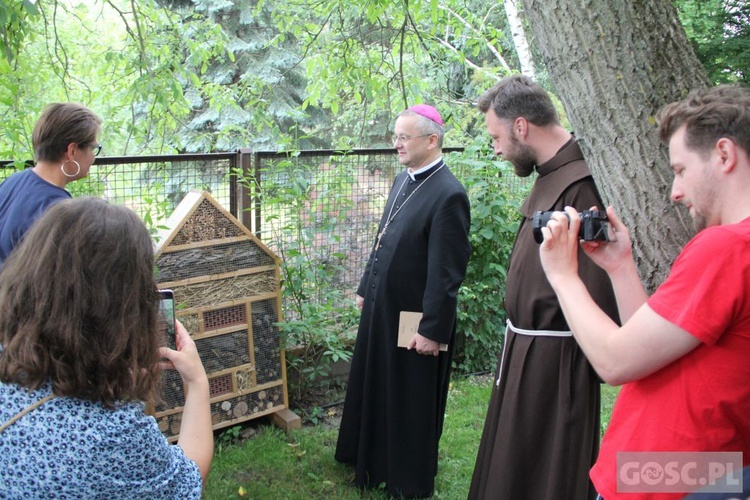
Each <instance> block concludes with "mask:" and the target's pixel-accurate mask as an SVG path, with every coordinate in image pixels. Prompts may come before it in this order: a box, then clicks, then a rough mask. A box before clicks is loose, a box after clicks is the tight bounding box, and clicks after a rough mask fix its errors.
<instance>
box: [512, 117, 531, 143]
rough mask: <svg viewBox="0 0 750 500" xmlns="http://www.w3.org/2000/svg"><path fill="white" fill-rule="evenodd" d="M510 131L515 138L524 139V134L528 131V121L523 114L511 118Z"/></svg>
mask: <svg viewBox="0 0 750 500" xmlns="http://www.w3.org/2000/svg"><path fill="white" fill-rule="evenodd" d="M512 131H513V134H514V135H515V136H516V137H517V138H519V139H526V135H528V133H529V122H528V121H526V118H524V117H523V116H519V117H518V118H516V119H515V120H513V128H512Z"/></svg>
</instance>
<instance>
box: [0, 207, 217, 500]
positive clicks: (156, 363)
mask: <svg viewBox="0 0 750 500" xmlns="http://www.w3.org/2000/svg"><path fill="white" fill-rule="evenodd" d="M158 298H159V295H158V292H157V289H156V283H155V280H154V275H153V247H152V242H151V240H150V238H149V234H148V231H147V230H146V228H145V226H144V225H143V223H142V222H141V221H140V220H139V219H138V217H137V216H136V215H135V213H133V212H132V211H131V210H129V209H126V208H123V207H118V206H114V205H109V204H107V203H106V202H104V201H101V200H97V199H93V198H78V199H73V200H65V201H61V202H59V203H57V204H55V205H54V206H53V207H51V208H50V209H49V210H48V211H47V212H46V213H45V214H44V215H43V216H42V217H41V218H40V219H39V221H37V222H36V223H35V224H34V225H33V226H32V228H31V230H30V231H29V232H28V233H27V235H26V237H25V238H24V239H23V242H22V243H21V245H20V246H19V247H17V249H16V250H15V251H14V252H13V254H12V255H11V256H10V258H9V259H8V260H7V261H6V262H5V264H4V266H3V269H2V272H0V349H1V350H0V491H2V492H3V493H2V496H3V497H4V498H50V497H58V496H60V497H74V498H121V497H122V498H200V495H201V489H202V484H203V483H204V482H205V480H206V478H207V477H208V472H209V469H210V466H211V460H212V456H213V431H212V427H211V412H210V407H209V388H208V379H207V377H206V372H205V370H204V369H203V366H202V364H201V361H200V358H199V356H198V352H197V350H196V347H195V343H194V342H193V340H192V339H191V338H190V335H189V334H188V333H187V331H186V330H185V328H184V327H183V326H182V325H181V324H180V323H179V322H176V325H175V326H176V335H175V337H176V339H175V341H176V343H175V347H176V349H170V348H167V347H160V344H161V343H162V338H161V335H163V330H161V329H160V327H159V325H158V321H159V313H158ZM160 331H161V332H162V333H161V334H160ZM162 369H176V370H177V371H178V372H179V374H180V376H181V378H182V381H183V384H184V388H185V393H186V398H185V406H184V412H183V419H182V428H181V432H180V436H179V439H178V442H177V446H174V445H170V444H169V443H168V442H167V440H166V438H165V437H164V436H163V435H162V433H161V432H160V431H159V428H158V426H157V424H156V421H155V420H154V419H153V417H151V416H148V415H146V414H145V413H144V406H145V404H144V402H145V401H148V400H150V398H151V397H152V395H153V394H155V391H156V389H157V384H158V381H159V380H160V371H161V370H162Z"/></svg>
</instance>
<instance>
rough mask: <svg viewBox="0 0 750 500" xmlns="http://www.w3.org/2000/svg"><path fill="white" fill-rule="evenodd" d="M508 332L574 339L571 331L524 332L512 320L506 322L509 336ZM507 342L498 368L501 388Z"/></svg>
mask: <svg viewBox="0 0 750 500" xmlns="http://www.w3.org/2000/svg"><path fill="white" fill-rule="evenodd" d="M508 330H513V331H514V332H516V333H517V334H519V335H529V336H536V337H572V336H573V332H571V331H570V330H567V331H565V330H562V331H561V330H524V329H523V328H516V327H515V326H514V325H513V323H511V321H510V320H506V325H505V334H506V335H507V334H508ZM506 345H508V343H507V342H503V352H502V353H501V354H500V366H498V368H497V381H496V382H495V385H496V386H498V387H500V377H502V374H503V358H505V346H506Z"/></svg>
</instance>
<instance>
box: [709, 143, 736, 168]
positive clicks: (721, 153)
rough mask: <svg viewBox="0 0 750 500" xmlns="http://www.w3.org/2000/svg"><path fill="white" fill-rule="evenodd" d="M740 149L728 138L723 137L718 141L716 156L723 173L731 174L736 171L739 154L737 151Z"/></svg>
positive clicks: (715, 148) (715, 149) (715, 147)
mask: <svg viewBox="0 0 750 500" xmlns="http://www.w3.org/2000/svg"><path fill="white" fill-rule="evenodd" d="M738 147H739V146H737V144H735V142H734V141H733V140H732V139H729V138H728V137H722V138H721V139H719V140H718V141H716V146H714V154H715V155H716V158H717V159H718V161H719V164H720V166H721V171H722V172H724V173H729V172H731V171H732V170H734V167H735V165H737V155H738V154H739V151H737V148H738Z"/></svg>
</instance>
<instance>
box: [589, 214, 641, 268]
mask: <svg viewBox="0 0 750 500" xmlns="http://www.w3.org/2000/svg"><path fill="white" fill-rule="evenodd" d="M607 219H609V224H610V227H611V228H612V230H613V231H614V232H615V235H616V239H615V241H609V242H604V241H582V242H581V247H582V248H583V250H584V252H586V254H587V255H588V256H589V257H590V258H591V260H592V261H594V263H595V264H596V265H597V266H599V267H601V268H602V269H604V270H605V271H606V272H607V273H608V274H612V273H614V272H616V271H617V270H618V269H619V268H620V267H621V266H623V265H626V264H629V263H630V262H632V260H633V259H632V253H633V252H632V245H631V241H630V234H629V233H628V228H627V227H625V224H623V223H622V220H620V218H619V217H618V216H617V214H616V213H615V209H614V208H612V206H609V207H607Z"/></svg>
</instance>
